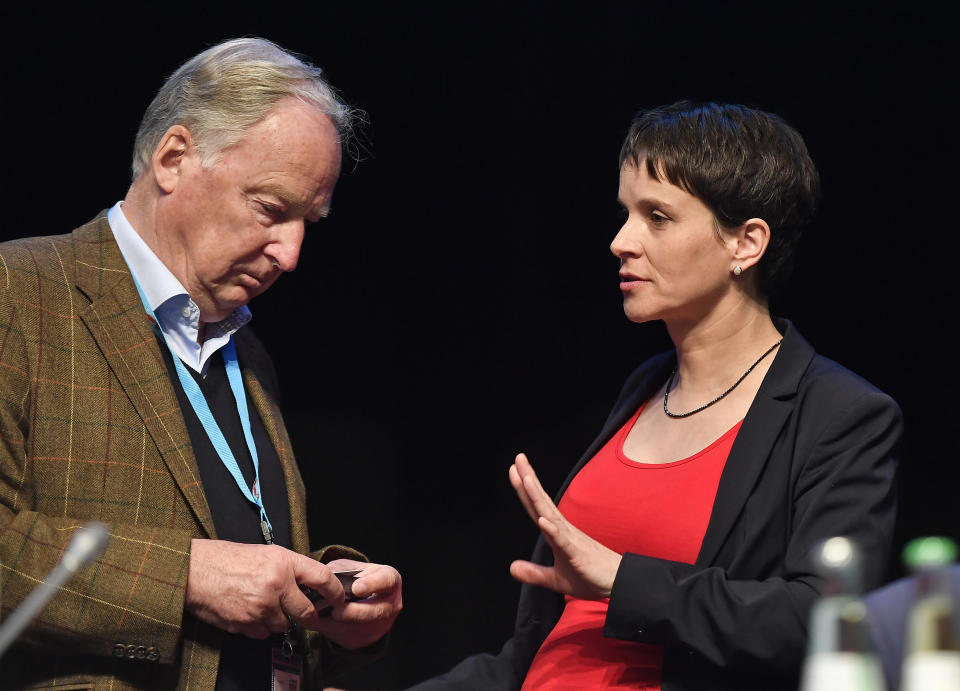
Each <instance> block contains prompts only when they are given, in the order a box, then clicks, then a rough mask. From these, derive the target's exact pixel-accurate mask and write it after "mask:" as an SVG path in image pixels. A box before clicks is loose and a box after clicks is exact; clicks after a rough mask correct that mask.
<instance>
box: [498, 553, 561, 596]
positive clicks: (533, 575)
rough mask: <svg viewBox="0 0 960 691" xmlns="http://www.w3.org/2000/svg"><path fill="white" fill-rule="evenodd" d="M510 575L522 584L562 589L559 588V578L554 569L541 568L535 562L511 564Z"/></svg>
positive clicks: (517, 561) (519, 561)
mask: <svg viewBox="0 0 960 691" xmlns="http://www.w3.org/2000/svg"><path fill="white" fill-rule="evenodd" d="M510 575H511V576H513V577H514V578H515V579H517V580H518V581H520V582H521V583H528V584H529V585H538V586H541V587H544V588H550V589H551V590H557V591H558V592H559V591H560V589H559V588H558V587H557V576H556V572H555V571H554V569H553V567H551V566H541V565H540V564H534V563H533V562H529V561H524V560H522V559H518V560H516V561H514V562H513V563H512V564H510Z"/></svg>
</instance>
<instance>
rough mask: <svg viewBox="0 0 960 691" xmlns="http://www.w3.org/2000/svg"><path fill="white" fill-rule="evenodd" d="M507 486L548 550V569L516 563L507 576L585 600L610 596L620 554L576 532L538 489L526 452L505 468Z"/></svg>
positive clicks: (540, 489)
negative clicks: (508, 471) (540, 534)
mask: <svg viewBox="0 0 960 691" xmlns="http://www.w3.org/2000/svg"><path fill="white" fill-rule="evenodd" d="M510 484H511V485H513V489H514V490H515V491H516V493H517V497H519V499H520V503H521V504H523V508H524V509H526V511H527V513H528V514H529V515H530V518H532V519H533V522H534V523H536V524H537V527H538V528H540V532H541V533H543V537H544V539H545V540H546V541H547V544H548V545H550V548H551V549H552V550H553V562H554V565H553V566H542V565H540V564H534V563H532V562H529V561H523V560H517V561H514V562H513V563H512V564H510V575H512V576H513V577H514V578H516V579H517V580H518V581H520V582H522V583H529V584H530V585H539V586H543V587H545V588H550V589H551V590H556V591H557V592H559V593H564V594H565V595H571V596H573V597H578V598H582V599H585V600H600V599H603V598H605V597H609V596H610V591H611V590H612V589H613V580H614V578H615V577H616V575H617V569H619V568H620V560H621V555H619V554H617V553H616V552H614V551H613V550H611V549H608V548H607V547H604V546H603V545H601V544H600V543H599V542H597V541H596V540H594V539H593V538H591V537H589V536H588V535H587V534H586V533H584V532H582V531H580V530H578V529H577V528H575V527H574V526H573V525H572V524H571V523H570V522H569V521H567V519H566V518H564V517H563V514H561V513H560V510H559V509H558V508H557V507H556V505H555V504H554V503H553V501H552V500H551V499H550V496H549V495H548V494H547V493H546V492H545V491H544V490H543V487H541V486H540V480H538V479H537V474H536V473H535V472H533V466H531V465H530V461H529V460H527V457H526V455H525V454H522V453H521V454H517V458H516V460H515V461H514V462H513V465H511V466H510Z"/></svg>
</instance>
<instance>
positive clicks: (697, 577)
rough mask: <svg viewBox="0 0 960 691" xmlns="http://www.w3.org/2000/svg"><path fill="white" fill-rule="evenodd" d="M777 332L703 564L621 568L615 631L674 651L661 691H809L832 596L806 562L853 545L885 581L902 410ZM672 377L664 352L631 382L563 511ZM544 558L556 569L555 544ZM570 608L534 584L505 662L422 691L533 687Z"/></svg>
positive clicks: (487, 660) (541, 552) (464, 666)
mask: <svg viewBox="0 0 960 691" xmlns="http://www.w3.org/2000/svg"><path fill="white" fill-rule="evenodd" d="M776 323H777V328H778V329H779V330H780V331H781V332H782V333H783V336H784V338H783V343H782V344H781V346H780V348H779V351H778V352H777V354H776V358H775V359H774V361H773V364H772V365H771V367H770V369H769V371H768V372H767V374H766V376H765V377H764V380H763V383H762V384H761V386H760V389H759V391H758V392H757V395H756V397H755V398H754V401H753V404H752V405H751V406H750V409H749V411H748V412H747V415H746V417H745V418H744V421H743V424H742V425H741V427H740V431H739V433H738V434H737V438H736V441H735V442H734V445H733V448H732V449H731V451H730V456H729V458H728V459H727V462H726V465H725V467H724V470H723V474H722V476H721V478H720V485H719V487H718V489H717V497H716V500H715V502H714V506H713V512H712V513H711V516H710V521H709V523H708V525H707V531H706V534H705V536H704V539H703V544H702V546H701V548H700V553H699V556H698V557H697V561H696V563H695V564H682V563H678V562H671V561H665V560H662V559H654V558H651V557H646V556H642V555H637V554H626V555H624V558H623V562H622V564H621V566H620V570H619V571H618V572H617V577H616V580H615V582H614V586H613V592H612V594H611V596H610V608H609V610H608V613H607V619H606V625H605V627H604V634H605V635H607V636H611V637H614V638H620V639H625V640H633V641H642V642H647V643H655V644H659V645H663V646H665V653H664V668H663V684H662V688H663V691H679V690H688V689H689V690H694V689H695V690H697V691H702V690H710V689H751V688H756V689H765V690H767V691H769V689H793V688H796V685H797V680H798V677H799V669H800V665H801V663H802V660H803V655H804V652H805V642H806V630H807V620H808V617H809V612H810V608H811V606H812V604H813V602H814V601H815V600H816V598H817V597H818V594H819V592H820V589H821V585H822V584H821V581H820V579H819V578H818V577H817V576H816V575H815V574H814V573H812V572H811V569H810V567H809V557H808V555H809V552H810V549H811V548H812V546H813V545H814V544H815V543H816V542H817V541H818V540H820V539H823V538H827V537H830V536H833V535H846V536H849V537H851V538H853V539H854V540H855V541H856V542H857V543H858V544H859V545H860V546H861V547H862V549H863V551H864V554H865V556H866V559H865V563H864V581H865V584H864V586H865V587H866V588H871V587H874V586H875V585H877V584H879V583H880V582H881V579H882V577H883V573H884V568H885V565H886V562H887V558H888V555H889V551H890V542H891V538H892V534H893V525H894V518H895V512H896V498H895V494H894V477H895V471H896V461H895V453H896V450H897V446H898V444H899V440H900V436H901V433H902V416H901V413H900V409H899V407H898V406H897V404H896V403H895V402H894V401H893V400H892V399H891V398H890V397H889V396H887V395H886V394H884V393H882V392H881V391H879V390H877V389H876V388H874V387H873V386H871V385H870V384H869V383H867V382H866V381H864V380H863V379H861V378H860V377H858V376H857V375H855V374H853V373H852V372H850V371H849V370H846V369H844V368H843V367H841V366H840V365H838V364H836V363H834V362H832V361H830V360H827V359H826V358H823V357H820V356H818V355H817V354H816V353H815V352H814V350H813V348H812V347H811V346H810V345H809V344H808V343H807V342H806V341H805V340H804V339H803V337H802V336H800V334H799V333H797V331H796V329H795V328H794V327H793V326H792V325H791V324H790V323H789V322H787V321H784V320H778V321H777V322H776ZM673 366H674V355H673V354H672V353H665V354H662V355H659V356H657V357H655V358H652V359H651V360H648V361H647V362H645V363H644V364H643V365H641V366H640V367H639V368H638V369H637V370H636V371H635V372H634V373H633V374H632V375H631V376H630V378H629V379H628V380H627V382H626V384H625V385H624V387H623V390H622V392H621V394H620V398H619V400H618V401H617V403H616V405H615V406H614V408H613V412H612V413H611V414H610V417H609V418H608V419H607V422H606V424H605V425H604V427H603V430H602V431H601V432H600V435H599V436H598V437H597V438H596V439H595V440H594V442H593V443H592V444H591V445H590V447H589V448H588V449H587V451H586V452H585V453H584V454H583V456H582V457H581V459H580V461H579V462H578V463H577V465H576V466H575V467H574V468H573V470H572V471H571V473H570V475H569V476H568V477H567V479H566V481H565V482H564V483H563V486H562V487H561V489H560V491H559V492H558V494H557V500H559V497H560V496H561V495H562V494H563V492H564V491H565V490H566V488H567V486H568V485H569V483H570V481H571V480H572V479H573V477H574V476H575V475H576V474H577V472H578V471H579V470H580V468H582V467H583V465H584V464H585V463H586V462H587V461H588V460H590V459H591V458H592V457H593V456H594V454H595V453H596V452H597V451H598V450H599V449H600V447H601V446H603V444H605V443H606V442H607V440H608V439H610V437H611V436H613V434H614V433H615V432H616V431H617V430H618V429H619V428H620V427H621V426H622V425H623V424H624V423H625V422H626V421H627V420H628V419H629V418H630V416H631V415H632V414H633V413H634V412H635V411H636V410H637V408H638V407H639V406H640V404H641V403H643V402H644V401H646V400H647V399H648V398H649V397H650V396H651V395H652V394H653V393H654V392H655V391H656V390H657V389H658V388H659V387H660V386H661V385H662V384H663V382H664V381H666V378H667V376H669V374H670V372H671V371H672V369H673ZM532 560H533V561H535V562H538V563H541V564H550V563H552V560H553V555H552V553H551V551H550V548H549V547H548V546H547V545H546V543H545V542H544V540H543V538H542V537H541V538H540V539H539V540H538V541H537V545H536V547H535V548H534V552H533V556H532ZM562 611H563V598H562V596H560V595H558V594H556V593H554V592H552V591H549V590H546V589H544V588H536V587H532V586H528V585H524V586H522V587H521V593H520V604H519V607H518V612H517V621H516V629H515V633H514V636H513V638H511V639H510V640H509V641H508V642H507V644H506V645H505V646H504V648H503V650H502V651H501V652H500V654H499V655H496V656H494V655H477V656H473V657H470V658H467V659H466V660H464V661H463V662H462V663H460V664H459V665H458V666H457V667H455V668H454V669H453V670H451V671H450V672H449V673H448V674H446V675H444V676H442V677H438V678H436V679H432V680H429V681H427V682H424V683H423V684H420V685H418V686H416V687H414V688H415V689H417V691H433V690H439V689H519V688H520V686H521V685H522V683H523V679H524V677H525V675H526V672H527V670H528V669H529V667H530V663H531V661H532V660H533V657H534V655H535V654H536V652H537V650H538V649H539V647H540V645H541V644H542V643H543V641H544V639H545V638H546V636H547V634H549V633H550V631H551V630H552V629H553V627H554V625H555V624H556V622H557V620H558V619H559V617H560V614H561V613H562ZM561 673H562V672H561Z"/></svg>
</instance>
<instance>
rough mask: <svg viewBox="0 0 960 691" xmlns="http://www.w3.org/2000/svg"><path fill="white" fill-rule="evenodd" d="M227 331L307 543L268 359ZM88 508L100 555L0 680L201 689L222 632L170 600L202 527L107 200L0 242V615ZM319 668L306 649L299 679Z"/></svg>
mask: <svg viewBox="0 0 960 691" xmlns="http://www.w3.org/2000/svg"><path fill="white" fill-rule="evenodd" d="M245 332H246V333H245ZM236 342H237V350H238V354H239V360H240V364H241V367H242V371H243V377H244V383H245V385H246V387H247V391H248V392H249V395H250V397H251V399H252V401H253V402H254V405H255V407H256V409H257V412H258V413H259V414H260V416H261V419H262V420H263V423H264V427H265V428H266V429H267V432H268V434H269V436H270V440H271V442H272V443H273V445H274V446H275V448H276V451H277V455H278V457H279V459H280V463H281V464H282V466H283V473H284V476H285V478H286V486H287V495H288V497H289V501H290V515H291V526H290V535H291V541H292V545H293V548H294V549H295V550H296V551H298V552H301V553H307V552H308V551H309V540H308V536H307V526H306V513H305V492H304V486H303V482H302V480H301V477H300V474H299V471H298V470H297V467H296V464H295V462H294V458H293V453H292V451H291V448H290V440H289V438H288V436H287V431H286V429H285V428H284V424H283V420H282V418H281V416H280V411H279V409H278V408H277V405H276V403H275V400H274V399H273V397H272V396H271V395H270V394H269V393H268V391H267V389H265V387H264V384H263V382H264V375H265V373H264V372H263V371H261V370H262V369H263V363H266V365H265V366H266V367H269V366H270V365H269V358H268V357H267V355H266V353H265V352H264V351H263V347H262V346H261V345H260V344H259V342H258V341H257V340H256V338H255V337H254V336H253V335H252V334H251V333H250V332H249V330H248V329H241V330H240V331H239V332H238V333H237V337H236ZM94 519H95V520H99V521H103V522H105V523H107V524H108V526H109V532H110V542H109V545H108V547H107V551H106V553H105V555H104V556H103V557H102V558H101V559H99V560H97V561H95V562H94V563H93V564H91V565H90V566H89V567H87V568H85V569H83V570H82V571H81V572H80V573H78V574H77V575H76V576H75V577H74V578H73V580H72V581H70V582H69V583H68V584H67V585H66V586H65V587H64V588H63V589H62V590H61V591H60V592H59V593H58V594H57V595H56V596H55V597H54V598H53V600H52V601H51V602H50V604H49V605H48V606H47V607H46V608H45V609H44V610H43V611H42V613H41V614H40V615H39V616H38V617H37V618H36V619H35V620H34V622H33V623H32V624H31V626H30V627H29V628H28V629H27V631H26V632H25V633H24V634H23V636H22V637H21V638H20V639H19V640H18V642H17V643H16V644H15V646H14V647H13V648H12V649H11V650H9V651H8V652H7V654H6V655H5V656H4V657H3V659H0V687H2V688H5V689H6V688H46V687H51V688H52V687H55V688H57V689H88V688H89V689H114V690H120V689H133V688H136V689H172V688H183V689H212V688H213V687H214V685H215V682H216V675H217V665H218V661H219V645H220V639H221V633H220V631H219V630H218V629H216V628H214V627H211V626H209V625H206V624H204V623H202V622H200V621H198V620H197V619H195V618H193V617H192V616H191V615H190V614H189V613H185V612H184V595H185V586H186V580H187V569H188V564H189V550H190V541H191V539H192V538H215V537H216V533H215V530H214V526H213V521H212V519H211V516H210V509H209V507H208V505H207V500H206V497H205V496H204V492H203V487H202V485H201V482H200V475H199V472H198V469H197V464H196V461H195V459H194V455H193V452H192V449H191V445H190V439H189V436H188V433H187V428H186V425H185V423H184V420H183V417H182V415H181V412H180V408H179V405H178V403H177V397H176V393H175V391H174V388H173V384H172V383H171V381H170V379H169V377H168V374H167V370H166V368H165V366H164V362H163V359H162V356H161V353H160V349H159V346H158V344H157V341H156V339H155V337H154V334H153V332H152V330H151V327H150V324H149V322H148V319H147V317H146V315H145V313H144V310H143V307H142V305H141V302H140V298H139V296H138V294H137V290H136V287H135V285H134V283H133V280H132V278H131V276H130V273H129V270H128V269H127V265H126V263H125V262H124V260H123V256H122V255H121V253H120V250H119V248H118V247H117V244H116V242H115V241H114V238H113V233H112V232H111V230H110V226H109V224H108V223H107V219H106V214H105V213H101V214H100V215H99V216H98V217H97V218H95V219H94V220H93V221H91V222H90V223H88V224H86V225H84V226H82V227H80V228H79V229H77V230H75V231H74V232H73V233H71V234H69V235H61V236H53V237H42V238H30V239H25V240H17V241H14V242H10V243H6V244H3V245H0V617H2V618H5V617H6V616H7V615H9V614H10V612H11V611H12V610H13V609H15V608H16V606H17V605H18V604H19V603H20V602H21V601H22V600H23V599H24V598H25V597H26V596H27V595H28V594H29V593H30V592H31V590H33V589H34V588H35V587H36V586H37V585H38V583H40V581H42V579H43V578H44V576H45V575H46V574H47V573H48V572H49V571H50V570H51V569H52V568H53V567H54V565H55V564H56V563H57V561H58V559H59V558H60V556H61V555H62V553H63V550H64V548H65V546H66V544H67V542H68V541H69V539H70V537H71V535H72V533H73V531H74V530H75V529H76V528H77V527H78V526H80V525H82V524H83V523H84V522H85V521H88V520H94ZM324 553H325V554H326V556H324ZM348 555H349V556H353V557H354V558H359V557H358V555H357V553H355V552H352V551H350V550H347V549H346V548H339V547H336V546H335V547H333V548H327V549H326V550H321V552H320V553H315V554H314V556H315V557H317V558H321V559H322V560H327V559H328V558H333V557H335V556H348ZM304 645H306V646H307V648H308V649H309V650H311V652H313V653H319V652H321V651H326V654H325V655H324V656H323V657H324V661H323V666H324V667H329V666H331V665H334V666H336V665H342V664H343V663H344V661H345V660H344V658H341V659H338V658H337V655H336V654H335V653H332V650H333V649H332V648H331V647H330V646H328V645H327V644H326V643H325V642H324V641H323V640H322V639H320V638H319V637H312V638H311V639H310V640H309V641H304ZM311 657H312V658H317V657H318V655H311ZM317 668H318V666H317V664H316V660H315V659H314V660H313V662H312V663H311V665H310V666H309V667H308V686H309V681H310V679H311V678H314V675H315V673H316V671H317Z"/></svg>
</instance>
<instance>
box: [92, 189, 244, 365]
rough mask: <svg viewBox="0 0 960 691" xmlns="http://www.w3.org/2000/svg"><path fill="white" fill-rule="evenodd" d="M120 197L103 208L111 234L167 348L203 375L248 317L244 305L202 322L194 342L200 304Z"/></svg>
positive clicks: (197, 329)
mask: <svg viewBox="0 0 960 691" xmlns="http://www.w3.org/2000/svg"><path fill="white" fill-rule="evenodd" d="M122 205H123V202H122V201H119V202H117V203H116V204H115V205H114V207H113V208H112V209H110V211H108V212H107V221H108V222H109V223H110V230H112V231H113V237H114V238H115V239H116V241H117V245H119V246H120V252H121V253H122V254H123V258H124V260H125V261H126V262H127V266H128V267H129V268H130V271H131V272H132V273H133V275H134V276H135V277H136V279H137V282H138V283H139V284H140V288H141V289H142V290H143V294H144V295H145V296H146V298H147V302H149V303H150V308H151V309H152V310H153V313H154V314H155V315H156V317H157V321H158V322H159V323H160V330H161V331H162V332H163V335H164V338H166V340H167V344H168V345H169V346H170V349H171V350H172V351H173V352H174V353H175V354H176V355H177V356H178V357H179V358H180V359H181V360H182V361H183V363H184V364H185V365H187V366H188V367H190V368H192V369H193V370H195V371H197V372H199V373H200V374H201V375H205V374H206V372H207V363H208V362H209V360H210V356H211V355H213V354H214V353H215V352H217V351H218V350H219V349H220V348H222V347H223V346H225V345H226V344H227V341H229V340H230V336H231V334H233V333H234V332H235V331H237V330H238V329H239V328H240V327H242V326H243V325H245V324H246V323H247V322H249V321H250V319H251V317H252V315H251V314H250V310H249V309H248V308H247V306H246V305H244V306H242V307H238V308H237V309H235V310H234V311H233V312H232V313H231V314H230V315H229V316H228V317H227V318H226V319H223V320H222V321H218V322H209V323H207V324H206V326H205V330H204V340H203V345H200V344H199V343H197V335H198V334H199V328H200V308H199V307H197V303H195V302H194V301H193V300H192V299H191V298H190V295H189V293H187V291H186V289H185V288H184V287H183V285H182V284H181V283H180V281H178V280H177V277H176V276H174V275H173V273H172V272H171V271H170V269H168V268H167V267H166V266H165V265H164V263H163V262H162V261H160V258H159V257H157V255H156V254H154V252H153V250H151V249H150V247H149V246H147V243H146V242H144V241H143V238H141V237H140V235H139V234H138V233H137V231H136V230H134V228H133V226H132V225H130V222H129V221H128V220H127V217H126V216H125V215H124V214H123V210H122V209H121V206H122Z"/></svg>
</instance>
